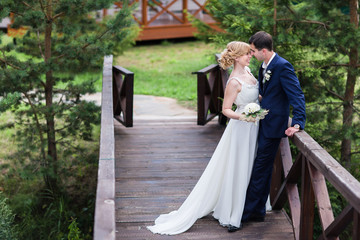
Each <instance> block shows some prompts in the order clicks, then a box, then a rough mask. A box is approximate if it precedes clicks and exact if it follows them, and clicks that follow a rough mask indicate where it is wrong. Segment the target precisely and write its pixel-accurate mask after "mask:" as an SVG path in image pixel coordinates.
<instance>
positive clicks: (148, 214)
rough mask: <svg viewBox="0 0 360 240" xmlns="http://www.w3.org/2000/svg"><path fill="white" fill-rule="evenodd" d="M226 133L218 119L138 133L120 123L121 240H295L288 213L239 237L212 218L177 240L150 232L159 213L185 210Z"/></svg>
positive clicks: (158, 124) (140, 126)
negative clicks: (182, 205)
mask: <svg viewBox="0 0 360 240" xmlns="http://www.w3.org/2000/svg"><path fill="white" fill-rule="evenodd" d="M223 131H224V127H223V126H219V125H218V124H217V121H216V120H213V121H211V122H210V123H208V124H207V125H206V126H198V125H196V119H188V120H186V119H182V120H174V121H173V120H170V121H169V120H167V121H159V120H157V121H150V120H142V121H139V120H138V121H134V127H133V128H125V127H122V126H121V125H120V124H115V141H116V145H115V148H116V154H115V158H116V166H115V176H116V185H115V190H116V203H115V207H116V229H117V233H116V238H117V239H121V240H123V239H124V240H127V239H136V240H141V239H176V240H177V239H217V240H218V239H240V238H241V239H277V240H278V239H294V234H293V229H292V226H291V224H290V222H289V220H288V218H287V217H286V214H284V213H283V212H282V211H279V212H271V213H268V214H267V216H266V219H265V222H263V223H248V224H246V225H245V226H244V229H243V230H241V231H238V232H235V233H228V232H227V229H226V228H223V227H222V226H220V225H219V223H218V221H217V220H215V219H213V218H212V217H211V216H210V215H209V216H206V217H204V218H202V219H199V220H198V221H197V222H196V223H195V225H194V226H193V227H192V228H190V229H189V230H188V231H187V232H185V233H183V234H180V235H176V236H171V237H170V236H161V235H154V234H152V233H151V232H150V231H148V230H147V229H146V226H148V225H152V224H153V222H154V220H155V218H156V217H158V216H159V214H162V213H168V212H170V211H173V210H176V209H177V208H179V207H180V205H181V204H182V203H183V201H184V200H185V199H186V197H187V196H188V195H189V193H190V192H191V190H192V188H193V187H194V185H195V184H196V182H197V181H198V179H199V177H200V176H201V174H202V172H203V170H204V169H205V167H206V165H207V163H208V161H209V160H210V158H211V156H212V153H213V151H214V150H215V148H216V145H217V143H218V141H219V140H220V137H221V135H222V133H223Z"/></svg>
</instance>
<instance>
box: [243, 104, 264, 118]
mask: <svg viewBox="0 0 360 240" xmlns="http://www.w3.org/2000/svg"><path fill="white" fill-rule="evenodd" d="M268 113H269V110H266V109H263V108H261V107H260V105H259V104H257V103H249V104H247V105H246V106H245V108H244V112H243V114H245V116H246V117H253V118H255V119H256V120H257V121H258V120H260V119H264V118H265V116H266V115H267V114H268Z"/></svg>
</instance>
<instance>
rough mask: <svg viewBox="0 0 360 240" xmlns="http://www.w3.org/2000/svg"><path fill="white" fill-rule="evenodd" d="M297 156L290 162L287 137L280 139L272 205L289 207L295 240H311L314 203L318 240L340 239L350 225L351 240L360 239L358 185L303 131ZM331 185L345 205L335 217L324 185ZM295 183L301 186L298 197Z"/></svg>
mask: <svg viewBox="0 0 360 240" xmlns="http://www.w3.org/2000/svg"><path fill="white" fill-rule="evenodd" d="M292 140H293V143H294V144H295V146H296V147H297V149H298V150H299V155H298V156H297V157H296V159H295V161H294V162H293V159H292V156H291V152H290V146H289V141H288V138H283V139H282V140H281V143H280V148H279V152H278V154H277V157H276V159H275V163H274V170H273V178H272V186H271V194H270V196H271V203H272V206H273V209H282V208H283V207H284V205H285V204H286V202H287V203H288V206H289V211H290V215H291V220H292V223H293V227H294V234H295V239H301V240H302V239H313V235H314V215H315V204H316V205H317V209H318V216H319V218H320V223H321V227H322V234H321V235H320V236H319V237H318V239H339V238H338V236H339V235H340V234H341V233H342V232H343V231H344V230H345V228H346V227H347V226H348V225H349V224H351V223H352V238H351V239H352V240H360V183H359V181H358V180H357V179H355V178H354V177H353V176H352V175H351V174H350V173H349V172H348V171H347V170H346V169H345V168H343V167H342V166H341V165H340V164H339V162H338V161H336V160H335V159H334V158H333V157H332V156H331V155H330V154H329V153H328V152H327V151H326V150H325V149H323V148H322V147H321V146H320V145H319V144H318V143H317V142H316V141H315V140H314V139H313V138H311V136H310V135H308V134H307V133H306V132H305V131H301V132H298V133H296V134H295V136H294V137H293V139H292ZM326 181H327V182H328V183H329V184H331V185H332V186H333V187H334V188H335V189H336V190H337V191H338V192H339V193H340V194H341V195H342V197H343V198H344V199H346V201H347V202H348V206H347V207H345V208H344V209H343V210H342V212H341V213H340V214H339V215H338V216H337V217H336V218H334V214H333V211H332V207H331V202H330V198H329V194H328V190H327V186H326ZM298 183H300V186H301V190H300V192H301V194H299V190H298Z"/></svg>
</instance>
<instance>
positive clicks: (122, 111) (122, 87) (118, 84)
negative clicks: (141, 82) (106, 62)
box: [112, 66, 134, 127]
mask: <svg viewBox="0 0 360 240" xmlns="http://www.w3.org/2000/svg"><path fill="white" fill-rule="evenodd" d="M112 71H113V107H114V118H115V119H116V120H118V121H119V122H121V123H122V124H123V125H124V126H125V127H132V126H133V102H134V73H133V72H130V71H129V70H127V69H125V68H123V67H119V66H114V67H113V69H112Z"/></svg>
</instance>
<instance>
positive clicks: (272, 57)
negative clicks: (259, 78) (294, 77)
mask: <svg viewBox="0 0 360 240" xmlns="http://www.w3.org/2000/svg"><path fill="white" fill-rule="evenodd" d="M275 56H276V52H274V53H273V55H272V56H271V58H270V60H269V62H268V63H267V64H266V63H265V62H263V63H262V68H263V69H266V68H267V67H268V66H269V65H270V63H271V61H272V60H273V59H274V57H275Z"/></svg>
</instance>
